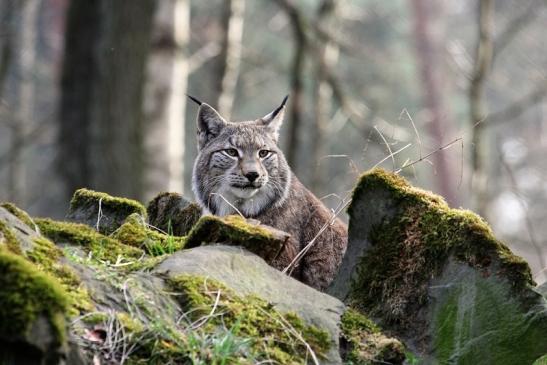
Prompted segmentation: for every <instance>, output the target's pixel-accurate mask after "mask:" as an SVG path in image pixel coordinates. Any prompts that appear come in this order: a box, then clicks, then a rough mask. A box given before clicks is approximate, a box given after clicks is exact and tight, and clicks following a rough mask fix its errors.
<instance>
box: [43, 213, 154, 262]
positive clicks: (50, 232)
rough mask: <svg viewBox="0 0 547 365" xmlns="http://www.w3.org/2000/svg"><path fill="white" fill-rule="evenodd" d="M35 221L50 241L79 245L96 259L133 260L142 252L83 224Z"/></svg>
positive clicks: (46, 220) (139, 256)
mask: <svg viewBox="0 0 547 365" xmlns="http://www.w3.org/2000/svg"><path fill="white" fill-rule="evenodd" d="M35 222H36V224H37V225H38V227H39V228H40V231H41V232H42V234H43V235H45V236H46V237H48V238H49V239H51V240H52V241H54V242H56V243H57V244H59V243H70V244H74V245H80V246H82V247H83V248H84V249H86V250H87V251H88V252H91V254H92V256H93V257H94V258H95V259H97V260H101V261H105V262H109V263H116V262H119V261H120V260H127V261H134V260H135V259H139V258H141V257H142V256H143V254H144V252H143V251H142V250H141V249H139V248H137V247H133V246H128V245H124V244H123V243H121V242H119V241H118V240H115V239H113V238H110V237H107V236H104V235H102V234H100V233H98V232H97V231H95V230H94V229H93V228H91V227H89V226H87V225H85V224H78V223H70V222H59V221H54V220H51V219H47V218H46V219H44V218H37V219H36V220H35Z"/></svg>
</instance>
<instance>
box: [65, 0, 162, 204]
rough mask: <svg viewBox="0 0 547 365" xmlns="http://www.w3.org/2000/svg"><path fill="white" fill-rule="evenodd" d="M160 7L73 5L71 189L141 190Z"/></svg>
mask: <svg viewBox="0 0 547 365" xmlns="http://www.w3.org/2000/svg"><path fill="white" fill-rule="evenodd" d="M154 5H155V1H153V0H132V1H110V0H101V1H73V2H71V5H70V10H69V14H68V26H67V39H66V46H65V61H64V66H63V67H64V69H63V80H62V102H61V124H60V133H59V137H60V139H59V142H60V156H59V164H60V166H61V172H62V173H63V175H64V176H65V177H66V178H65V185H66V192H67V193H68V194H70V193H71V192H72V191H73V190H74V189H75V188H78V187H81V186H90V187H91V188H93V189H97V190H101V191H106V192H108V193H111V194H116V195H125V196H129V197H134V198H140V197H141V195H142V192H143V178H142V176H143V143H142V140H143V136H142V129H143V123H142V122H143V110H142V100H143V89H144V79H145V68H146V67H145V66H146V58H147V54H148V50H149V44H150V34H151V25H152V18H153V15H154Z"/></svg>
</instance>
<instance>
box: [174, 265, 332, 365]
mask: <svg viewBox="0 0 547 365" xmlns="http://www.w3.org/2000/svg"><path fill="white" fill-rule="evenodd" d="M167 284H168V286H169V287H170V288H171V290H172V291H174V292H175V293H176V294H177V296H176V298H178V300H179V302H180V304H181V306H182V308H183V310H184V311H185V312H186V313H188V315H189V316H190V318H191V319H192V320H193V321H200V320H201V321H203V322H204V324H203V326H204V327H206V328H208V330H209V331H215V330H216V328H219V327H220V328H230V329H232V331H233V332H234V334H235V335H237V336H241V337H243V338H248V339H249V340H250V343H249V350H250V351H249V352H250V354H249V355H250V356H247V357H248V358H249V357H252V358H253V360H254V362H260V361H273V362H275V363H280V364H303V363H305V362H306V361H305V359H306V358H309V359H310V360H311V359H313V358H315V359H316V360H319V361H324V360H326V353H327V351H328V350H329V349H330V346H331V340H330V338H329V333H328V332H327V331H325V330H323V329H320V328H318V327H316V326H314V325H310V324H305V323H304V322H303V321H302V319H301V318H300V317H299V316H298V315H297V314H295V313H291V312H286V313H281V312H279V311H278V310H277V309H275V308H274V307H273V306H272V305H271V304H270V303H268V302H267V301H265V300H263V299H261V298H259V297H258V296H255V295H238V294H236V293H235V292H234V291H233V290H232V289H231V288H229V287H227V286H226V285H224V284H222V283H221V282H219V281H217V280H215V279H212V278H210V277H206V276H199V275H189V274H182V275H178V276H173V277H170V278H169V279H168V280H167ZM211 308H215V311H218V313H219V315H217V316H212V310H211ZM213 314H214V313H213ZM204 318H205V319H206V320H204ZM241 360H243V361H242V362H245V363H246V362H247V361H245V360H244V359H241ZM241 360H240V361H241ZM240 361H238V363H239V362H240Z"/></svg>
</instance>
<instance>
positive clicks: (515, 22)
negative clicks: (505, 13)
mask: <svg viewBox="0 0 547 365" xmlns="http://www.w3.org/2000/svg"><path fill="white" fill-rule="evenodd" d="M545 3H546V2H545V1H542V2H541V3H540V4H539V5H540V6H541V5H545ZM538 10H539V9H538V4H537V3H536V2H535V1H530V3H528V6H527V7H526V9H525V10H524V11H523V12H522V13H520V14H518V15H517V16H515V17H514V18H513V19H511V20H510V21H509V23H508V24H507V26H506V27H505V29H504V30H502V31H501V32H500V34H499V35H498V36H497V37H496V40H495V42H494V49H493V55H492V62H494V61H495V60H496V59H497V57H498V56H499V54H500V53H502V52H503V51H504V50H505V48H506V47H507V46H508V45H509V44H510V43H511V42H512V41H513V39H515V37H516V36H517V35H518V34H519V32H520V31H521V30H522V29H523V28H524V27H525V26H526V25H527V24H529V23H530V22H532V21H533V20H534V18H536V17H537V16H538V14H539V13H540V12H539V11H538Z"/></svg>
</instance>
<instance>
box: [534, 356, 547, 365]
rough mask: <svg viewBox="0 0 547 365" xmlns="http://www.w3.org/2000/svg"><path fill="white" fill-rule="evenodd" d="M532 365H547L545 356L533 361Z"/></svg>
mask: <svg viewBox="0 0 547 365" xmlns="http://www.w3.org/2000/svg"><path fill="white" fill-rule="evenodd" d="M533 365H547V354H545V355H544V356H542V357H540V358H539V359H537V360H536V361H534V364H533Z"/></svg>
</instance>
